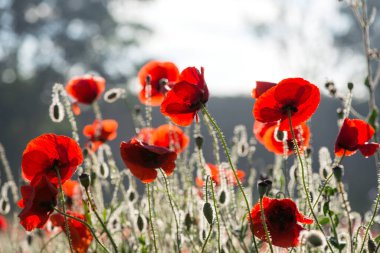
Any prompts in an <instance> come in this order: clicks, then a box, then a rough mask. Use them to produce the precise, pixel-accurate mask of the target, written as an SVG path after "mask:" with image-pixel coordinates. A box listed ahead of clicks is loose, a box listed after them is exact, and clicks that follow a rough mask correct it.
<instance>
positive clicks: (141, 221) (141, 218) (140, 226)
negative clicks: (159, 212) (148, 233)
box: [136, 215, 145, 232]
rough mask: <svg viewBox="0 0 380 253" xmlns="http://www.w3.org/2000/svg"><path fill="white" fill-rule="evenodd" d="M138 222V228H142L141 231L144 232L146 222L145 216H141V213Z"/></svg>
mask: <svg viewBox="0 0 380 253" xmlns="http://www.w3.org/2000/svg"><path fill="white" fill-rule="evenodd" d="M136 223H137V228H138V229H139V230H140V232H142V231H143V230H144V227H145V226H144V225H145V224H144V219H143V217H141V215H139V216H138V217H137V221H136Z"/></svg>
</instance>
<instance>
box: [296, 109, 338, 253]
mask: <svg viewBox="0 0 380 253" xmlns="http://www.w3.org/2000/svg"><path fill="white" fill-rule="evenodd" d="M288 119H289V126H290V132H291V134H292V138H293V143H294V147H295V148H296V152H297V157H298V161H299V163H300V165H301V174H302V186H303V189H304V191H305V195H306V201H307V204H308V206H309V208H310V211H311V214H312V215H313V218H314V221H315V223H316V224H317V226H318V228H319V230H321V232H322V234H323V235H324V237H325V238H326V243H327V246H328V247H329V248H330V250H331V252H334V250H333V248H332V247H331V245H330V243H329V241H328V239H327V237H326V234H325V232H324V231H323V228H322V226H321V224H319V222H318V218H317V216H316V215H315V213H314V210H313V205H312V203H311V200H310V195H309V188H308V186H307V185H306V180H305V168H304V166H303V162H302V157H301V152H300V149H299V147H298V143H297V140H296V136H295V134H294V129H293V124H292V112H291V111H290V110H288Z"/></svg>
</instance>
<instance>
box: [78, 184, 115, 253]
mask: <svg viewBox="0 0 380 253" xmlns="http://www.w3.org/2000/svg"><path fill="white" fill-rule="evenodd" d="M85 191H86V195H87V199H88V201H89V203H90V205H91V209H92V212H93V213H94V214H95V216H96V218H97V219H98V221H99V222H100V224H101V225H102V227H103V229H104V231H105V232H106V234H107V236H108V238H109V239H110V241H111V244H112V247H113V249H114V251H115V252H118V250H117V245H116V243H115V241H114V239H113V237H112V235H111V233H110V231H109V230H108V229H107V226H106V225H105V224H104V222H103V220H102V218H101V217H100V215H99V214H98V211H96V206H95V205H94V203H93V201H92V199H91V196H90V193H89V192H88V188H86V189H85Z"/></svg>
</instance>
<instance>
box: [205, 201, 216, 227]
mask: <svg viewBox="0 0 380 253" xmlns="http://www.w3.org/2000/svg"><path fill="white" fill-rule="evenodd" d="M203 215H204V216H205V218H206V220H207V222H208V224H210V225H211V224H212V220H213V218H214V214H213V210H212V207H211V204H210V203H209V202H206V203H205V204H204V205H203Z"/></svg>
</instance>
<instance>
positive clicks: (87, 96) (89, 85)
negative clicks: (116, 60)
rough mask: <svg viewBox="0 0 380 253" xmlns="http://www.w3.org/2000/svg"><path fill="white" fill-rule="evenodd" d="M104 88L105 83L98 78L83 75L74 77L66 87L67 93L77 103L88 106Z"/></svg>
mask: <svg viewBox="0 0 380 253" xmlns="http://www.w3.org/2000/svg"><path fill="white" fill-rule="evenodd" d="M105 87H106V81H105V80H104V78H102V77H100V76H93V75H84V76H76V77H73V78H72V79H70V80H69V82H68V83H67V85H66V91H67V93H68V94H69V95H70V96H72V97H73V98H74V99H75V100H76V101H77V102H79V103H82V104H86V105H90V104H92V103H93V102H94V101H95V100H96V99H98V98H99V96H100V94H102V93H103V91H104V89H105Z"/></svg>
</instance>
